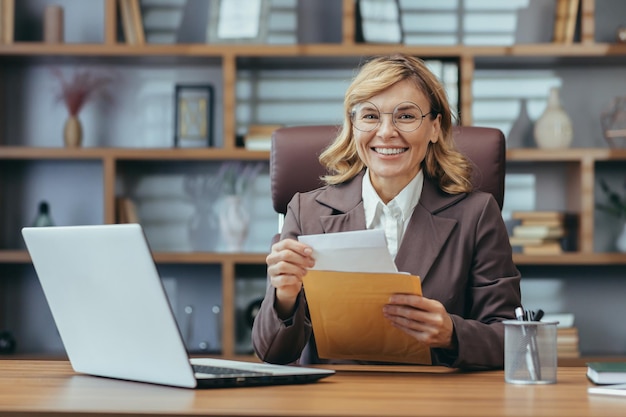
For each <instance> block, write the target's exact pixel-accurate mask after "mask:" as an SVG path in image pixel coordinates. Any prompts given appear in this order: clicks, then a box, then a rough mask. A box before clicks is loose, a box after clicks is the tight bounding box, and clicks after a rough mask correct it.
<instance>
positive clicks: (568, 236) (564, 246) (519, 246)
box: [509, 211, 578, 255]
mask: <svg viewBox="0 0 626 417" xmlns="http://www.w3.org/2000/svg"><path fill="white" fill-rule="evenodd" d="M511 216H512V219H513V222H514V223H513V227H512V229H511V233H510V236H509V239H510V242H511V247H512V248H513V252H514V253H523V254H526V255H558V254H561V253H563V252H564V251H575V250H576V246H577V245H576V234H577V225H578V217H577V216H576V215H575V214H573V213H566V212H562V211H514V212H513V213H512V215H511Z"/></svg>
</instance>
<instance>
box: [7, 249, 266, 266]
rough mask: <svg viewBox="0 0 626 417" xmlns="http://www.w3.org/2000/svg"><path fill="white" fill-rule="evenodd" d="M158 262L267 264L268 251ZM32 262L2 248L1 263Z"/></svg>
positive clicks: (162, 255) (159, 257) (165, 257)
mask: <svg viewBox="0 0 626 417" xmlns="http://www.w3.org/2000/svg"><path fill="white" fill-rule="evenodd" d="M153 255H154V260H155V261H156V262H157V263H176V264H222V263H234V264H252V265H257V264H258V265H265V257H266V256H267V254H266V253H223V252H155V253H154V254H153ZM30 262H31V260H30V256H29V255H28V252H27V251H25V250H0V263H3V264H24V263H27V264H29V263H30Z"/></svg>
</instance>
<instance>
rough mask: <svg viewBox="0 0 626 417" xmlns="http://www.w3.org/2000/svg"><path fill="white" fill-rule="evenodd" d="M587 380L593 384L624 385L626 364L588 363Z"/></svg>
mask: <svg viewBox="0 0 626 417" xmlns="http://www.w3.org/2000/svg"><path fill="white" fill-rule="evenodd" d="M587 378H589V379H590V380H591V382H593V383H595V384H626V362H588V363H587Z"/></svg>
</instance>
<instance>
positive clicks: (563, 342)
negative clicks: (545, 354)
mask: <svg viewBox="0 0 626 417" xmlns="http://www.w3.org/2000/svg"><path fill="white" fill-rule="evenodd" d="M556 354H557V357H559V358H579V357H580V350H579V348H578V328H577V327H574V326H572V327H557V329H556Z"/></svg>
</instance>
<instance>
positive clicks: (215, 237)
mask: <svg viewBox="0 0 626 417" xmlns="http://www.w3.org/2000/svg"><path fill="white" fill-rule="evenodd" d="M187 232H188V235H189V244H190V245H191V249H192V250H193V251H196V252H213V251H215V250H216V248H217V243H218V242H219V240H220V226H219V221H218V219H217V215H216V213H215V208H214V205H213V204H212V203H204V202H203V203H202V204H196V206H195V208H194V212H193V214H192V215H191V217H190V218H189V221H188V223H187Z"/></svg>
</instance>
